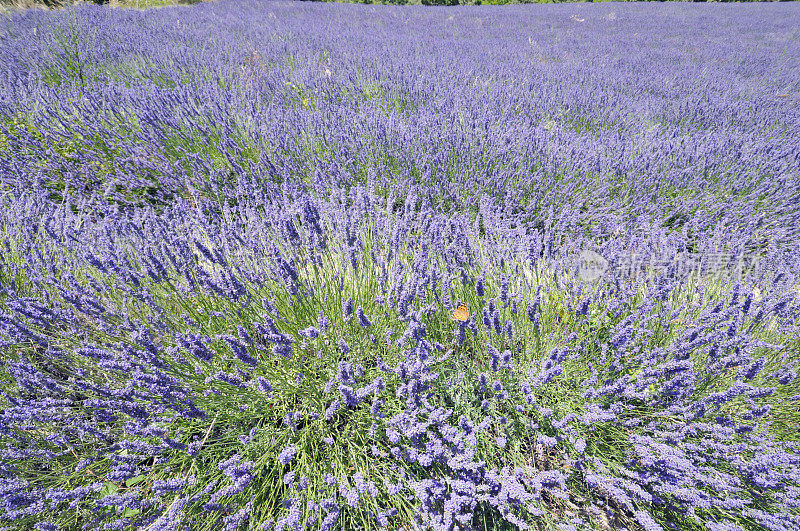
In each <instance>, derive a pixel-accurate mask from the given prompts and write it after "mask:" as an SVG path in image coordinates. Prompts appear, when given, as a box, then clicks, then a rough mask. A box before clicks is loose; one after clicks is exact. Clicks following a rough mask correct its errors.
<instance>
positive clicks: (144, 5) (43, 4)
mask: <svg viewBox="0 0 800 531" xmlns="http://www.w3.org/2000/svg"><path fill="white" fill-rule="evenodd" d="M201 1H203V0H109V2H108V4H106V5H109V6H111V7H116V8H125V9H150V8H154V7H167V6H176V5H189V4H196V3H199V2H201ZM93 3H96V2H90V1H83V0H0V14H6V13H12V12H16V11H22V10H25V9H60V8H64V7H67V6H71V5H77V4H93Z"/></svg>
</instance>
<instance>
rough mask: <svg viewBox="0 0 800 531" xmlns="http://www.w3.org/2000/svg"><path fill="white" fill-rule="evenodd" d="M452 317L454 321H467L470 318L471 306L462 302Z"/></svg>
mask: <svg viewBox="0 0 800 531" xmlns="http://www.w3.org/2000/svg"><path fill="white" fill-rule="evenodd" d="M452 319H453V320H454V321H466V320H467V319H469V308H467V307H466V306H464V305H463V304H462V305H461V306H459V307H458V309H457V310H455V311H453V316H452Z"/></svg>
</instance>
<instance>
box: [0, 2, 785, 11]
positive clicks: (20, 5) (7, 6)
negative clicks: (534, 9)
mask: <svg viewBox="0 0 800 531" xmlns="http://www.w3.org/2000/svg"><path fill="white" fill-rule="evenodd" d="M201 1H213V0H0V12H2V11H9V10H18V9H27V8H31V7H43V8H60V7H65V6H68V5H75V4H81V3H85V4H103V5H109V6H111V7H125V8H134V9H146V8H151V7H164V6H174V5H187V4H196V3H198V2H201ZM296 1H316V2H340V1H344V2H350V3H359V4H394V5H414V4H416V5H419V4H422V5H426V6H454V5H459V4H460V5H481V4H483V5H500V4H541V3H546V4H550V3H561V2H562V1H563V2H565V3H566V2H574V1H576V0H296ZM578 1H588V2H592V1H600V2H607V1H641V0H578ZM645 1H664V0H645ZM667 1H683V2H686V1H688V2H706V1H716V2H729V1H744V2H751V1H763V0H667ZM767 1H770V0H767ZM771 1H781V2H782V1H792V0H771Z"/></svg>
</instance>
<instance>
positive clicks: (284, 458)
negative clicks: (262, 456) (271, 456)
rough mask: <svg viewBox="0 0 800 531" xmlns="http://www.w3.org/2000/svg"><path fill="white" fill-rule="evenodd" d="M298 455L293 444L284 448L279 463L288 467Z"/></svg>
mask: <svg viewBox="0 0 800 531" xmlns="http://www.w3.org/2000/svg"><path fill="white" fill-rule="evenodd" d="M296 454H297V447H296V446H295V445H293V444H290V445H289V446H287V447H286V448H284V449H283V451H281V453H280V454H279V455H278V461H279V462H280V463H281V464H282V465H288V464H289V463H290V462H291V460H292V459H293V458H294V456H295V455H296Z"/></svg>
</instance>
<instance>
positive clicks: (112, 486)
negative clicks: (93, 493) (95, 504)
mask: <svg viewBox="0 0 800 531" xmlns="http://www.w3.org/2000/svg"><path fill="white" fill-rule="evenodd" d="M118 490H119V487H118V486H117V485H116V483H111V482H110V481H109V482H107V483H106V484H105V485H103V488H102V489H100V495H101V496H111V495H112V494H116V493H117V491H118Z"/></svg>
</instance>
